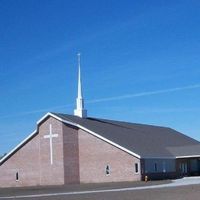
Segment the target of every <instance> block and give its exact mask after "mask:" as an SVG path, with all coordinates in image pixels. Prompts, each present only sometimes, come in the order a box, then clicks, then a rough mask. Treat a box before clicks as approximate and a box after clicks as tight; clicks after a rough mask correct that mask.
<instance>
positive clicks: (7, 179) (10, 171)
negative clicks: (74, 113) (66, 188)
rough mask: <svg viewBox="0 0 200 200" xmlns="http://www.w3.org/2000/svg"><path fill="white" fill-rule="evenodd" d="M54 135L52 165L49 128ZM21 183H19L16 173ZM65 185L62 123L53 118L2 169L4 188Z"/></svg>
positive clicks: (41, 126)
mask: <svg viewBox="0 0 200 200" xmlns="http://www.w3.org/2000/svg"><path fill="white" fill-rule="evenodd" d="M50 123H51V124H52V130H53V131H52V132H53V134H58V135H59V136H58V138H53V150H54V151H53V165H51V164H50V150H49V149H50V145H49V139H45V138H44V135H46V134H49V124H50ZM17 172H18V173H19V181H16V173H17ZM56 184H64V167H63V134H62V123H61V122H59V121H58V120H56V119H54V118H49V119H47V120H46V121H45V122H43V123H42V124H41V125H40V126H39V134H38V135H36V136H35V137H34V138H32V140H30V141H29V142H28V143H27V144H25V145H24V146H23V147H22V148H21V149H20V150H18V151H17V152H16V153H15V154H13V155H12V156H11V157H10V158H9V159H8V160H7V161H6V162H4V163H3V164H2V165H1V166H0V187H14V186H32V185H56Z"/></svg>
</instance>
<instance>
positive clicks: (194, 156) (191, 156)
mask: <svg viewBox="0 0 200 200" xmlns="http://www.w3.org/2000/svg"><path fill="white" fill-rule="evenodd" d="M196 157H200V155H190V156H176V159H177V158H196Z"/></svg>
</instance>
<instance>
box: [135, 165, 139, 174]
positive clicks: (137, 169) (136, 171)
mask: <svg viewBox="0 0 200 200" xmlns="http://www.w3.org/2000/svg"><path fill="white" fill-rule="evenodd" d="M135 173H136V174H138V173H139V168H138V163H135Z"/></svg>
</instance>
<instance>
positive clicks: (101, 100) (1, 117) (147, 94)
mask: <svg viewBox="0 0 200 200" xmlns="http://www.w3.org/2000/svg"><path fill="white" fill-rule="evenodd" d="M197 88H200V84H195V85H189V86H184V87H175V88H169V89H164V90H155V91H149V92H141V93H135V94H126V95H120V96H114V97H107V98H99V99H93V100H88V101H86V104H92V103H101V102H107V101H115V100H122V99H130V98H136V97H143V96H151V95H157V94H165V93H171V92H177V91H183V90H191V89H197ZM73 105H74V104H68V105H62V106H56V107H50V108H45V109H40V110H33V111H28V112H23V113H19V114H16V115H7V116H0V119H3V118H10V117H19V116H26V115H31V114H34V113H42V112H48V111H51V110H56V109H59V108H66V107H71V106H73Z"/></svg>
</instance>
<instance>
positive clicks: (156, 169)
mask: <svg viewBox="0 0 200 200" xmlns="http://www.w3.org/2000/svg"><path fill="white" fill-rule="evenodd" d="M154 171H155V172H157V171H158V166H157V163H155V164H154Z"/></svg>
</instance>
